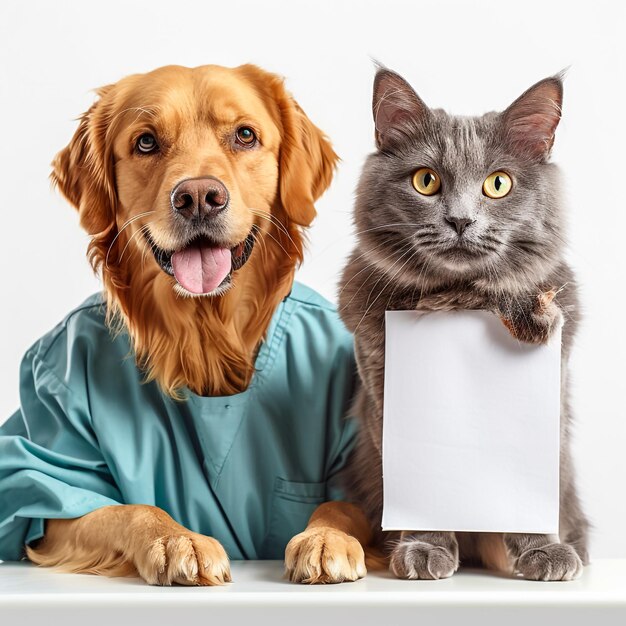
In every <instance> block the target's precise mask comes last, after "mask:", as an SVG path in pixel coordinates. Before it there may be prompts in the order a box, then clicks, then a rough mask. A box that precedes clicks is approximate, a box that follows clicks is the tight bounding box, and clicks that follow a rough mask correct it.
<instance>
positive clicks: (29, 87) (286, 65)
mask: <svg viewBox="0 0 626 626" xmlns="http://www.w3.org/2000/svg"><path fill="white" fill-rule="evenodd" d="M625 6H626V5H625V4H624V3H622V2H617V1H615V2H606V1H603V0H594V1H593V2H585V3H582V2H581V3H579V2H576V1H574V0H570V1H569V2H567V1H563V2H550V1H548V0H543V1H542V2H533V1H530V0H524V1H519V2H508V3H506V2H503V1H502V0H499V1H487V0H483V1H477V0H474V1H465V2H462V1H458V2H451V1H447V2H433V1H432V0H431V1H429V2H424V1H419V0H411V1H410V2H394V1H392V0H378V1H364V0H362V1H359V2H357V1H354V2H347V1H346V2H341V1H337V0H335V1H334V2H330V1H325V2H324V1H322V0H319V1H318V2H303V1H296V0H291V1H288V2H279V1H269V0H265V1H258V2H245V3H244V2H235V1H233V0H222V1H221V2H215V1H211V2H210V1H208V0H204V1H197V2H186V1H183V0H176V1H173V0H170V1H169V2H164V1H162V0H150V1H146V2H130V1H126V2H118V1H113V0H108V1H107V2H97V3H96V2H87V1H82V2H76V1H74V2H70V1H65V2H64V1H60V0H57V1H56V2H46V1H35V0H30V1H29V2H17V1H7V0H3V1H2V4H0V106H1V115H0V124H1V133H0V190H1V192H2V204H1V208H0V211H1V213H0V215H1V217H2V221H1V222H0V224H1V225H0V242H1V248H0V255H1V266H0V267H1V268H2V270H1V271H2V274H1V276H2V286H1V290H0V299H1V306H0V422H1V421H2V420H3V419H4V418H6V417H8V416H9V414H10V413H12V412H13V410H14V409H15V408H16V407H17V404H18V365H19V361H20V358H21V355H22V354H23V352H24V351H25V349H26V348H27V347H28V346H29V345H30V344H31V343H33V342H34V341H35V340H36V339H37V338H38V337H39V336H41V335H42V334H43V333H44V332H46V331H47V330H49V329H50V328H51V327H52V326H53V325H54V324H56V323H57V322H58V321H59V320H60V319H62V317H63V316H64V315H65V314H66V313H67V312H68V311H69V310H70V309H72V308H73V307H74V306H76V305H77V304H79V303H80V302H81V301H82V299H84V298H85V297H86V296H87V295H88V294H90V293H92V292H93V291H95V290H97V289H98V287H99V285H98V282H97V280H96V279H95V278H94V277H93V276H92V274H91V272H90V269H89V267H88V265H87V262H86V260H85V248H86V245H87V238H86V237H85V236H84V235H83V234H82V233H81V231H80V230H79V228H78V224H77V217H76V214H75V212H74V210H73V209H71V208H70V207H69V206H68V205H67V204H66V203H65V202H64V201H63V200H62V199H61V198H60V197H59V196H58V195H57V194H55V193H53V192H51V191H50V188H49V184H48V179H47V177H48V174H49V163H50V161H51V159H52V157H53V155H54V154H55V152H56V151H57V150H59V149H60V148H62V147H63V146H64V145H65V144H66V143H67V142H68V140H69V139H70V137H71V135H72V133H73V131H74V128H75V122H73V121H72V120H73V119H74V118H76V117H77V116H78V115H79V114H80V113H82V112H83V111H84V110H85V109H87V107H88V106H89V104H90V103H91V101H92V98H93V95H92V93H91V92H90V89H92V88H95V87H98V86H100V85H103V84H106V83H109V82H113V81H115V80H117V79H119V78H121V77H122V76H124V75H126V74H130V73H134V72H143V71H147V70H150V69H153V68H155V67H158V66H160V65H166V64H181V65H189V66H195V65H202V64H205V63H217V64H222V65H229V66H232V65H238V64H240V63H244V62H254V63H257V64H258V65H261V66H263V67H265V68H266V69H269V70H273V71H275V72H277V73H279V74H282V75H284V76H286V77H287V82H288V86H289V88H290V89H291V91H292V92H293V93H294V94H295V96H296V98H297V99H298V100H299V102H300V104H301V105H302V106H303V107H304V109H305V110H306V112H307V113H308V114H309V116H310V117H311V118H312V119H313V121H314V122H315V123H316V124H318V125H319V126H320V127H321V128H322V129H324V130H325V131H326V132H327V133H328V135H329V136H330V137H331V138H332V139H333V142H334V144H335V147H336V150H337V152H338V153H339V154H340V155H341V157H342V158H343V163H342V164H341V166H340V168H339V172H338V175H337V177H336V179H335V181H334V183H333V186H332V187H331V189H330V191H329V192H328V193H327V194H326V195H325V196H324V198H323V199H322V200H321V201H320V202H319V203H318V210H319V218H318V219H317V221H316V223H315V226H314V227H313V228H312V230H311V233H310V235H311V236H310V252H309V254H308V256H307V259H306V262H305V265H304V268H303V269H302V270H301V271H300V274H299V278H300V280H302V281H304V282H306V283H308V284H309V285H311V286H313V287H314V288H317V289H318V290H319V291H321V292H322V293H323V294H324V295H326V296H327V297H328V298H330V299H334V297H335V284H336V279H337V276H338V274H339V272H340V269H341V267H342V264H343V260H344V258H345V256H346V254H347V253H348V252H349V250H350V247H351V242H352V238H351V222H350V212H351V208H352V201H353V191H354V188H355V184H356V181H357V176H358V172H359V170H360V167H361V165H362V162H363V159H364V157H365V155H366V154H367V153H368V152H369V151H371V150H372V149H373V140H372V137H373V133H372V121H371V111H370V100H371V83H372V77H373V67H372V63H371V60H370V57H373V58H376V59H379V60H380V61H382V62H384V63H385V64H386V65H387V66H389V67H391V68H393V69H395V70H397V71H399V72H400V73H402V74H404V75H405V76H406V77H407V79H409V80H410V81H411V82H412V83H413V85H414V87H415V88H416V90H417V91H418V92H419V93H420V95H421V96H422V97H423V98H424V100H425V101H426V102H427V103H429V104H430V105H432V106H437V107H444V108H446V109H447V110H449V111H451V112H453V113H460V114H481V113H483V112H485V111H486V110H492V109H502V108H504V107H505V106H506V105H507V104H509V102H511V101H512V100H513V99H514V98H515V97H517V96H518V95H519V94H520V93H521V92H522V91H523V90H524V89H525V88H526V87H528V86H530V85H531V84H532V83H534V82H535V81H537V80H539V79H541V78H543V77H545V76H547V75H550V74H552V73H554V72H557V71H558V70H560V69H562V68H564V67H566V66H569V65H571V70H570V72H569V74H568V77H567V82H566V86H565V105H564V117H563V121H562V123H561V126H560V128H559V131H558V134H557V141H556V148H555V151H554V158H555V160H556V161H557V162H558V163H559V164H560V165H561V166H562V169H563V171H564V174H565V182H566V198H567V204H568V207H569V211H570V233H569V234H570V239H571V254H570V258H571V262H572V264H573V265H574V266H575V268H576V270H577V272H578V276H579V279H580V282H581V285H582V293H583V306H584V313H585V322H584V324H583V327H582V329H581V332H580V335H579V338H578V340H577V344H576V350H575V354H574V357H573V363H572V367H573V385H572V386H573V393H574V402H573V404H574V409H575V413H576V416H577V426H576V429H575V432H574V436H575V453H576V459H577V465H578V470H579V476H580V485H581V491H582V495H583V500H584V503H585V505H586V509H587V511H588V512H589V515H590V517H591V519H592V521H593V523H594V525H595V530H594V532H593V550H592V553H593V556H596V557H618V556H619V557H625V556H626V536H625V535H626V533H625V531H624V522H625V519H626V511H625V505H624V483H625V482H626V454H625V452H624V449H625V443H626V408H625V404H626V403H625V400H624V389H625V388H626V381H625V380H624V378H625V373H626V371H625V368H624V354H625V351H626V333H625V331H624V323H625V322H624V311H625V308H626V297H625V295H624V291H625V289H626V285H625V281H624V273H625V270H626V262H625V261H624V258H625V247H626V244H625V243H624V242H625V241H626V232H625V231H626V217H625V214H626V210H625V209H626V203H625V202H624V197H625V196H626V189H625V188H624V183H625V179H626V177H625V173H626V159H625V157H624V146H626V131H625V130H624V124H623V116H624V112H623V111H624V102H625V101H626V100H625V96H626V93H625V92H626V89H625V84H624V83H625V81H624V71H625V69H626V67H625V66H626V64H625V60H626V54H625V45H624V43H623V42H624V32H625V30H626V8H625Z"/></svg>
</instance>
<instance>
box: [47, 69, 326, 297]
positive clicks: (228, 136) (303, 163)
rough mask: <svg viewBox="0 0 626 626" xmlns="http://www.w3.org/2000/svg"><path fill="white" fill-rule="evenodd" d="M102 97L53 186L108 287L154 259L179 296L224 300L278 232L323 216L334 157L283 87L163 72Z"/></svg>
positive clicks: (57, 168) (220, 74) (270, 78)
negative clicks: (319, 203) (75, 215)
mask: <svg viewBox="0 0 626 626" xmlns="http://www.w3.org/2000/svg"><path fill="white" fill-rule="evenodd" d="M98 95H99V99H98V101H97V102H96V103H95V104H94V105H93V106H92V107H91V108H90V109H89V111H87V113H85V115H84V116H83V117H82V118H81V121H80V125H79V128H78V130H77V131H76V134H75V135H74V137H73V139H72V140H71V142H70V144H69V145H68V146H67V147H66V148H65V149H64V150H62V151H61V152H60V153H59V155H58V156H57V158H56V159H55V161H54V164H53V165H54V171H53V175H52V176H53V180H54V181H55V182H56V183H57V184H58V186H59V188H60V189H61V191H62V192H63V194H64V195H65V196H66V197H67V198H68V199H69V200H70V202H72V204H74V205H75V206H76V207H77V208H78V210H79V213H80V220H81V224H82V225H83V227H84V228H85V229H86V230H87V232H88V233H89V234H90V235H92V237H93V238H94V239H93V243H92V249H91V254H92V260H93V261H94V262H95V265H96V266H102V269H103V273H104V274H105V279H106V275H107V274H109V273H111V274H118V276H116V277H117V279H118V280H117V282H120V283H125V282H128V281H127V280H124V277H123V276H122V275H128V274H129V272H128V270H129V268H128V267H127V266H128V265H129V264H139V263H140V261H141V260H142V256H143V258H144V259H145V258H146V257H148V256H149V257H150V263H151V264H153V265H154V267H158V269H159V270H160V273H161V274H163V275H164V276H163V277H158V274H157V273H154V278H156V279H157V280H162V279H164V278H165V279H167V280H168V282H169V284H170V285H171V287H172V288H174V289H176V290H177V291H178V292H179V293H180V294H184V295H195V296H197V295H221V294H223V293H224V292H225V291H226V290H227V289H228V288H229V286H230V285H232V284H233V283H234V282H235V281H236V276H235V274H236V272H237V271H238V270H239V269H240V268H242V267H243V266H244V265H245V264H246V262H247V261H248V260H249V259H250V257H251V255H252V252H253V249H254V247H255V244H257V242H258V240H259V239H260V238H262V237H263V235H264V233H267V232H268V231H271V230H272V229H271V224H272V222H274V224H276V225H277V226H276V227H277V228H278V230H279V231H281V229H283V230H284V231H287V234H289V236H290V237H291V238H293V237H294V235H295V236H297V228H295V229H294V227H298V226H308V225H309V224H310V222H311V220H312V219H313V217H314V216H315V208H314V205H313V203H314V201H315V200H316V199H317V197H318V196H319V195H320V194H321V193H322V192H323V191H324V190H325V189H326V187H327V186H328V184H329V182H330V179H331V176H332V171H333V166H334V164H335V159H336V156H335V154H334V152H333V151H332V148H331V147H330V144H329V143H328V142H327V141H326V139H325V138H324V136H323V135H322V133H321V132H320V131H319V129H317V128H316V127H315V126H314V125H313V124H312V123H311V122H310V120H309V119H308V118H307V117H306V115H305V114H304V113H303V111H302V110H301V109H300V108H299V107H298V105H297V104H296V102H295V101H294V100H293V98H292V97H291V96H290V95H289V94H288V93H286V91H285V89H284V87H283V84H282V80H281V79H280V78H278V77H277V76H275V75H273V74H269V73H267V72H264V71H262V70H260V69H259V68H257V67H254V66H242V67H238V68H235V69H228V68H223V67H217V66H204V67H199V68H195V69H188V68H183V67H164V68H161V69H158V70H155V71H153V72H150V73H148V74H142V75H135V76H129V77H127V78H125V79H123V80H121V81H119V82H118V83H116V84H114V85H109V86H107V87H103V88H102V89H100V90H99V91H98ZM282 239H283V237H280V240H281V243H282ZM287 240H288V239H287ZM283 245H284V244H283ZM288 247H289V248H290V249H289V253H290V254H292V255H294V256H295V260H297V259H298V257H299V254H300V253H299V252H298V250H294V249H293V244H291V245H289V246H285V248H286V251H287V248H288ZM147 252H149V254H147ZM125 264H126V266H124V265H125ZM146 265H147V263H146Z"/></svg>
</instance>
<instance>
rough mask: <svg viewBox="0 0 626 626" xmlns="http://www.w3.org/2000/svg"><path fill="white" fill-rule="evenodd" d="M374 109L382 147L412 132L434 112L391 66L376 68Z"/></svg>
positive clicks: (380, 147) (375, 122)
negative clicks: (390, 68)
mask: <svg viewBox="0 0 626 626" xmlns="http://www.w3.org/2000/svg"><path fill="white" fill-rule="evenodd" d="M372 112H373V114H374V126H375V129H376V130H375V133H376V136H375V138H376V147H377V148H378V149H379V150H380V149H383V148H384V147H385V146H386V145H388V144H389V143H390V142H392V141H393V140H394V139H400V138H402V136H404V135H407V134H408V133H410V132H411V130H414V129H415V127H416V126H419V125H420V124H421V123H422V122H423V121H424V120H425V119H426V118H427V117H428V116H429V115H430V109H429V108H428V107H427V106H426V105H425V104H424V102H422V100H421V98H420V97H419V96H418V95H417V94H416V93H415V91H414V90H413V88H412V87H411V85H409V83H407V82H406V80H404V78H402V76H400V75H399V74H396V73H395V72H392V71H391V70H388V69H387V68H380V69H379V70H378V71H377V72H376V77H375V78H374V97H373V101H372Z"/></svg>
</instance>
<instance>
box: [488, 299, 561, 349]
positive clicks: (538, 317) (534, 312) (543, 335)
mask: <svg viewBox="0 0 626 626" xmlns="http://www.w3.org/2000/svg"><path fill="white" fill-rule="evenodd" d="M556 294H557V292H556V291H555V290H554V289H550V290H549V291H544V292H542V293H540V294H539V295H538V296H536V297H535V298H534V299H533V300H532V302H531V303H530V306H524V305H522V304H517V305H515V306H510V307H509V308H508V310H507V311H506V312H500V319H501V320H502V323H503V324H504V325H505V326H506V327H507V328H508V330H509V332H510V333H511V335H513V337H515V338H516V339H517V340H518V341H523V342H525V343H535V344H545V343H547V342H548V340H549V339H550V337H551V336H552V334H553V333H554V331H555V330H556V329H557V328H559V327H560V326H561V325H562V323H563V314H562V313H561V309H560V308H559V307H558V305H557V304H556V303H555V302H554V298H555V296H556Z"/></svg>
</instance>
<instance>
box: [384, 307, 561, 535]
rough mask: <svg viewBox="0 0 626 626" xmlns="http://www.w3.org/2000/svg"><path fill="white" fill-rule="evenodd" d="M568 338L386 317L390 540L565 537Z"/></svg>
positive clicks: (476, 316)
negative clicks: (561, 525)
mask: <svg viewBox="0 0 626 626" xmlns="http://www.w3.org/2000/svg"><path fill="white" fill-rule="evenodd" d="M560 365H561V333H560V330H559V331H558V332H557V333H555V335H554V336H553V337H552V338H551V339H550V342H549V345H541V346H536V345H529V344H523V343H520V342H518V341H517V340H516V339H514V338H513V337H512V336H511V335H510V334H509V332H508V330H507V329H506V328H505V327H504V325H503V324H502V322H501V321H500V320H499V319H498V318H497V317H496V316H495V315H493V314H492V313H489V312H486V311H454V312H446V313H428V314H423V313H417V312H415V311H387V314H386V344H385V398H384V426H383V486H384V507H383V521H382V527H383V530H452V531H476V532H487V531H489V532H526V533H549V534H552V533H557V532H558V522H559V415H560V369H561V368H560Z"/></svg>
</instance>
